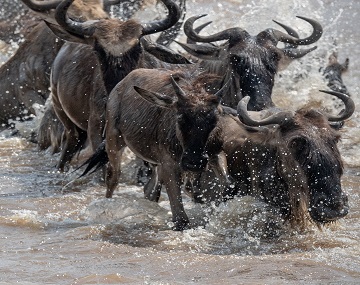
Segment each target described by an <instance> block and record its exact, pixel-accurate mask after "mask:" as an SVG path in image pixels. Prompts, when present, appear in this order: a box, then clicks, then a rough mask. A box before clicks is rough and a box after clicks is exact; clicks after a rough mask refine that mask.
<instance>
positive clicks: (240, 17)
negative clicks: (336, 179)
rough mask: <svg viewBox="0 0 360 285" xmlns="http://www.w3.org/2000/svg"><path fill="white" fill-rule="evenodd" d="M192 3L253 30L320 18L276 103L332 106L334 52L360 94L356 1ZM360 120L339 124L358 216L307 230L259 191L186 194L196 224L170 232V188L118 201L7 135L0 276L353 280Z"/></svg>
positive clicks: (128, 280) (52, 280)
mask: <svg viewBox="0 0 360 285" xmlns="http://www.w3.org/2000/svg"><path fill="white" fill-rule="evenodd" d="M255 2H256V3H255ZM258 2H260V3H258ZM188 3H189V7H190V8H189V9H188V11H189V15H188V16H192V15H194V14H197V13H199V12H200V13H203V12H205V10H206V11H209V13H208V14H209V16H208V17H207V18H209V19H211V20H213V24H212V25H211V27H212V28H213V29H216V30H220V29H224V28H228V27H231V26H234V25H235V24H234V23H236V25H240V26H242V27H244V28H246V29H248V30H249V32H250V33H251V34H256V33H258V32H259V31H260V30H263V29H264V28H267V27H269V25H271V27H276V25H275V24H274V23H272V22H271V19H273V18H274V19H276V20H278V21H281V22H283V23H285V24H289V25H291V26H292V27H294V28H296V29H297V30H299V32H300V33H301V35H302V34H308V29H309V27H308V26H307V24H306V23H303V21H301V20H298V19H296V18H295V16H296V15H304V16H307V17H314V18H316V19H318V20H319V21H321V23H323V25H324V35H323V37H322V39H321V40H320V41H319V42H318V43H317V45H318V49H317V50H316V51H314V52H313V53H311V54H309V55H308V56H306V57H304V58H303V59H301V60H299V61H295V62H293V63H292V64H291V65H290V66H289V67H288V69H287V70H285V71H282V72H281V73H279V75H278V76H277V78H276V84H275V89H274V100H275V102H276V103H277V104H278V105H279V106H281V107H286V108H297V107H298V106H300V105H303V104H304V103H309V101H308V100H310V103H309V104H313V105H314V106H318V105H325V106H326V107H328V108H330V109H331V108H333V105H332V104H333V102H332V101H331V100H328V99H327V97H326V95H323V94H321V93H319V92H317V90H318V89H324V88H325V87H326V86H325V85H324V84H325V83H324V81H323V78H322V76H321V73H319V72H318V70H319V68H320V67H322V66H324V65H325V64H326V63H327V56H328V55H329V54H330V53H331V52H332V50H337V51H338V52H339V57H340V59H339V60H340V61H341V62H342V61H343V58H345V57H349V58H350V70H349V72H348V73H347V75H344V81H345V84H346V85H347V87H348V89H349V91H350V93H351V94H352V96H353V98H354V100H355V103H357V104H358V103H359V96H357V93H358V92H359V87H358V86H357V81H358V80H357V79H358V78H359V72H360V69H359V68H358V66H360V65H359V62H358V61H359V50H358V49H357V44H356V43H357V42H358V35H357V34H356V33H355V32H356V31H355V29H356V28H355V27H357V25H349V21H350V20H351V21H358V20H356V19H357V18H356V13H358V11H360V10H359V3H358V2H355V1H348V2H344V1H326V0H323V1H321V0H316V1H305V2H304V1H297V0H295V1H291V2H286V3H285V2H284V1H283V0H276V1H272V2H271V3H267V2H264V1H247V0H242V1H240V0H237V1H235V0H234V1H230V0H229V1H221V3H220V2H218V1H215V0H211V1H194V0H192V1H188ZM350 8H351V9H350ZM209 19H206V20H209ZM276 28H278V27H276ZM207 29H211V28H210V27H208V28H207ZM209 31H211V30H209ZM204 32H206V30H205V31H204ZM181 40H182V39H181ZM176 49H179V47H176ZM358 125H359V113H358V112H356V113H355V114H354V116H353V117H352V118H351V120H349V121H348V122H347V123H346V125H345V127H344V129H343V130H342V141H341V143H340V150H341V153H342V156H343V158H344V161H345V163H346V171H345V175H344V177H343V188H344V189H345V191H346V192H347V193H348V195H349V203H350V209H351V210H350V213H349V214H348V216H346V217H345V218H344V219H342V220H340V221H339V222H337V223H335V224H330V225H329V226H327V227H325V228H323V229H318V228H317V227H315V226H311V225H310V226H309V227H308V228H307V229H306V230H303V231H299V230H292V229H289V228H288V227H287V225H284V224H283V222H282V221H281V220H280V219H279V218H278V215H276V213H273V212H272V210H271V209H269V208H268V207H267V206H266V205H265V204H264V203H261V202H259V201H256V200H255V199H253V198H251V197H241V198H237V199H234V200H233V201H229V202H228V203H226V204H223V205H220V206H219V207H204V206H201V205H194V204H193V203H192V202H191V201H190V199H189V198H186V197H185V206H186V211H187V213H188V214H189V217H190V219H191V221H192V224H193V225H194V227H193V228H192V229H190V230H186V231H184V232H182V233H179V232H173V231H171V230H170V229H171V213H170V207H169V203H168V200H167V197H166V194H165V193H164V194H163V195H162V198H161V200H160V203H159V204H156V203H152V202H149V201H146V200H144V199H143V194H142V189H141V188H140V187H138V186H136V185H132V184H131V183H129V180H126V179H125V180H124V181H123V182H124V183H123V184H121V185H120V186H119V189H118V190H117V191H116V192H115V195H114V198H113V199H104V193H105V187H104V185H103V184H102V183H101V182H100V183H99V178H98V177H96V176H89V177H85V178H82V179H78V180H74V179H75V178H76V177H77V175H78V174H77V173H71V172H69V173H67V174H61V173H58V172H56V171H55V170H54V166H55V164H56V162H57V160H58V155H54V156H53V155H50V154H49V153H47V152H38V151H37V150H36V146H35V145H33V144H31V143H28V142H26V140H24V139H20V138H16V137H11V136H9V134H7V133H2V137H1V139H0V162H1V167H0V178H1V183H0V203H1V206H0V213H1V215H0V233H1V234H0V239H1V251H0V259H1V269H0V272H1V274H0V284H19V283H21V284H122V283H124V284H189V283H197V284H265V283H266V284H285V283H286V284H303V283H307V284H331V283H341V284H357V283H358V280H359V279H360V246H359V236H360V230H359V227H358V225H359V221H360V208H359V205H360V197H359V194H360V192H359V185H360V170H359V167H360V160H359V159H360V158H359V156H358V153H359V140H360V133H358V132H359V128H358ZM29 128H31V127H29V126H26V127H25V128H24V130H29Z"/></svg>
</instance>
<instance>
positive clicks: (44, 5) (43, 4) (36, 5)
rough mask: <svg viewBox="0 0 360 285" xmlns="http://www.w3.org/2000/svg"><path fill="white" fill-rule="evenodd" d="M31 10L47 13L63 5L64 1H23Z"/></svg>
mask: <svg viewBox="0 0 360 285" xmlns="http://www.w3.org/2000/svg"><path fill="white" fill-rule="evenodd" d="M21 1H22V2H23V3H24V4H25V5H26V6H28V7H29V8H30V9H31V10H34V11H36V12H45V11H49V10H51V9H56V7H57V6H58V5H59V4H60V3H61V1H62V0H48V1H37V0H21Z"/></svg>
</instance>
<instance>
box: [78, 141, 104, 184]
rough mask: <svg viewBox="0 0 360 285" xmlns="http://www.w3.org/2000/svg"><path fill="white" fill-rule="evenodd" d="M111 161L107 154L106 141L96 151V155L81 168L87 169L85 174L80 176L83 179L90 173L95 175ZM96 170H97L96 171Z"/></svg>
mask: <svg viewBox="0 0 360 285" xmlns="http://www.w3.org/2000/svg"><path fill="white" fill-rule="evenodd" d="M108 161H109V157H108V155H107V153H106V150H105V140H104V141H103V142H102V143H101V144H100V145H99V146H98V148H97V149H96V151H95V153H94V154H93V155H92V156H91V157H90V158H89V159H88V160H86V161H85V162H84V163H83V164H82V165H81V166H80V167H79V168H81V167H83V166H85V165H87V166H86V169H85V170H84V172H83V173H82V174H81V175H80V176H79V178H80V177H83V176H85V175H86V174H88V173H89V172H90V171H91V170H92V171H91V172H90V174H91V173H94V172H96V171H97V170H98V169H99V168H101V167H102V166H104V165H105V164H106V163H107V162H108ZM94 168H95V169H94Z"/></svg>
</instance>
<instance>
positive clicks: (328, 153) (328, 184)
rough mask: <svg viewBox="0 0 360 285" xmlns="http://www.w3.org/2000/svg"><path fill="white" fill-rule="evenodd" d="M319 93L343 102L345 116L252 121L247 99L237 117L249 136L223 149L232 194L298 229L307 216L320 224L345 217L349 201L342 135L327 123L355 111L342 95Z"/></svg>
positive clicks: (314, 112)
mask: <svg viewBox="0 0 360 285" xmlns="http://www.w3.org/2000/svg"><path fill="white" fill-rule="evenodd" d="M322 92H325V93H328V94H331V95H334V96H336V97H337V98H339V99H340V100H341V101H343V103H344V104H345V110H344V111H342V112H340V114H339V115H330V114H328V113H326V112H322V111H320V110H318V109H314V108H306V107H304V108H301V109H299V110H297V111H296V112H290V111H282V112H280V113H276V114H274V115H272V116H270V117H268V118H266V119H263V120H254V119H252V118H251V117H250V116H249V114H248V112H247V110H246V108H247V106H246V105H247V102H248V101H249V97H246V98H245V99H244V100H242V101H240V103H239V105H238V116H239V118H240V120H241V122H243V123H244V124H245V126H246V128H248V134H247V135H246V139H245V140H243V141H242V142H240V143H239V144H236V143H233V144H227V145H226V146H225V148H224V151H225V153H226V156H227V162H228V167H229V173H230V175H231V176H232V177H233V178H234V179H235V180H236V186H237V187H236V194H241V195H254V196H257V197H260V198H261V199H263V200H265V201H266V202H267V203H269V204H271V205H273V206H276V207H277V208H279V209H280V213H281V215H282V216H283V217H284V218H286V219H290V220H291V221H294V222H298V223H299V222H300V223H301V222H304V220H305V219H306V218H305V217H307V213H308V214H310V217H311V219H312V221H314V222H315V223H318V224H324V223H327V222H331V221H335V220H337V219H339V218H341V217H344V216H345V215H346V214H347V213H348V209H349V206H348V198H347V196H346V194H345V193H343V191H342V188H341V176H342V174H343V162H342V159H341V156H340V152H339V150H338V147H337V143H338V141H339V140H340V134H339V133H338V132H337V131H336V129H334V128H332V126H331V123H332V122H339V121H343V120H346V119H348V118H349V117H350V116H351V115H352V114H353V112H354V110H355V106H354V102H353V100H352V99H351V98H350V97H349V96H347V95H346V94H343V93H340V92H335V91H322Z"/></svg>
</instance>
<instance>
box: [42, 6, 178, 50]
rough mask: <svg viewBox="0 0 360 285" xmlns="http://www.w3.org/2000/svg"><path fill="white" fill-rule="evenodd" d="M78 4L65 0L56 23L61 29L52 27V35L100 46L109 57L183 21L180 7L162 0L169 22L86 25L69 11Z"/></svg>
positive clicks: (104, 21) (107, 21) (102, 21)
mask: <svg viewBox="0 0 360 285" xmlns="http://www.w3.org/2000/svg"><path fill="white" fill-rule="evenodd" d="M73 2H74V0H64V1H62V2H61V3H60V4H59V5H58V6H57V8H56V13H55V19H56V21H57V22H58V24H59V25H60V26H61V28H60V27H58V26H55V25H52V24H50V23H48V25H49V27H50V28H51V29H52V31H53V32H54V33H55V34H56V35H58V36H59V37H60V38H63V39H65V40H69V41H74V42H80V43H85V44H90V45H92V46H94V45H95V46H100V47H101V49H103V50H104V51H105V53H106V54H107V55H109V56H114V57H118V56H122V55H123V54H124V53H126V52H127V51H129V50H130V49H131V48H133V47H136V46H138V45H139V40H140V38H141V37H142V36H145V35H149V34H152V33H156V32H160V31H163V30H166V29H167V28H169V27H171V26H172V25H174V24H175V23H176V22H177V21H178V20H179V18H180V10H179V7H178V6H177V5H176V4H175V3H173V2H172V1H171V0H162V2H163V3H164V4H165V6H166V7H167V8H168V10H169V14H168V16H167V17H166V18H165V19H162V20H158V21H152V22H149V23H145V24H140V23H138V22H137V21H135V20H128V21H121V20H118V19H100V20H91V21H85V22H78V21H75V20H72V19H71V18H69V17H68V16H67V11H68V9H69V7H70V5H71V4H72V3H73Z"/></svg>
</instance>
